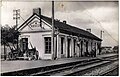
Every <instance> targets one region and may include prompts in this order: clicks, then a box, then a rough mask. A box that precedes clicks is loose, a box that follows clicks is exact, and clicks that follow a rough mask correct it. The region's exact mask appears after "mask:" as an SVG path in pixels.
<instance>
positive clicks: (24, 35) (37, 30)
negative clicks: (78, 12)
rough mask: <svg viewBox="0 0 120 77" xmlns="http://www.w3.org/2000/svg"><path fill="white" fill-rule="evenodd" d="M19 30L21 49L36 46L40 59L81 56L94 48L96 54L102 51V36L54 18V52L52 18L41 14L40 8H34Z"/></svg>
mask: <svg viewBox="0 0 120 77" xmlns="http://www.w3.org/2000/svg"><path fill="white" fill-rule="evenodd" d="M80 25H81V24H80ZM18 30H19V31H20V34H21V35H20V36H19V40H20V41H19V42H22V45H20V46H21V49H27V48H29V49H31V48H32V47H35V48H36V50H37V51H38V52H39V58H40V59H52V58H53V57H54V58H70V57H81V56H84V55H85V53H86V52H91V51H92V49H95V50H96V55H97V54H98V53H99V52H100V47H101V41H102V40H101V39H100V38H98V37H97V36H95V35H94V34H92V33H91V32H88V31H86V30H83V29H80V28H77V27H74V26H71V25H69V24H67V22H66V21H63V22H61V21H59V20H54V30H55V32H54V34H55V35H54V52H52V50H51V37H52V18H49V17H46V16H44V15H41V9H40V8H35V9H33V14H32V15H31V16H30V17H29V18H28V19H27V20H26V21H25V22H24V23H23V24H22V25H21V26H20V27H19V28H18ZM53 54H54V55H53Z"/></svg>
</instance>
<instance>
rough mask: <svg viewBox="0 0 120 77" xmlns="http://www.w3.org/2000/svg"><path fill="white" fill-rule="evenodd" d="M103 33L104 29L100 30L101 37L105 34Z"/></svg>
mask: <svg viewBox="0 0 120 77" xmlns="http://www.w3.org/2000/svg"><path fill="white" fill-rule="evenodd" d="M103 33H104V31H102V30H101V31H100V38H101V39H102V36H103Z"/></svg>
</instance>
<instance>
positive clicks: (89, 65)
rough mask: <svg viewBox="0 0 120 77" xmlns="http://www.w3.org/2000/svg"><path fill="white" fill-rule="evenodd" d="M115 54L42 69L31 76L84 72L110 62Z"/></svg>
mask: <svg viewBox="0 0 120 77" xmlns="http://www.w3.org/2000/svg"><path fill="white" fill-rule="evenodd" d="M115 58H116V56H112V57H105V58H102V59H96V60H94V61H88V62H85V63H84V62H83V63H80V64H76V65H74V66H69V67H63V68H59V69H54V70H49V71H44V72H38V73H34V74H32V76H71V75H76V74H77V73H79V72H81V73H82V72H85V71H86V70H87V71H88V70H91V69H94V68H95V67H99V66H102V65H107V64H109V63H111V62H112V61H116V60H117V59H115Z"/></svg>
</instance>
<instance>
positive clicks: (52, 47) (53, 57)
mask: <svg viewBox="0 0 120 77" xmlns="http://www.w3.org/2000/svg"><path fill="white" fill-rule="evenodd" d="M51 42H52V43H51V44H52V45H51V49H52V59H53V60H54V59H55V52H54V1H52V40H51Z"/></svg>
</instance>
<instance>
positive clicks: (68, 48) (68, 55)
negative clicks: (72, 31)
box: [67, 39, 70, 58]
mask: <svg viewBox="0 0 120 77" xmlns="http://www.w3.org/2000/svg"><path fill="white" fill-rule="evenodd" d="M67 50H68V51H67V52H68V53H67V57H68V58H69V57H70V39H68V47H67Z"/></svg>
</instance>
